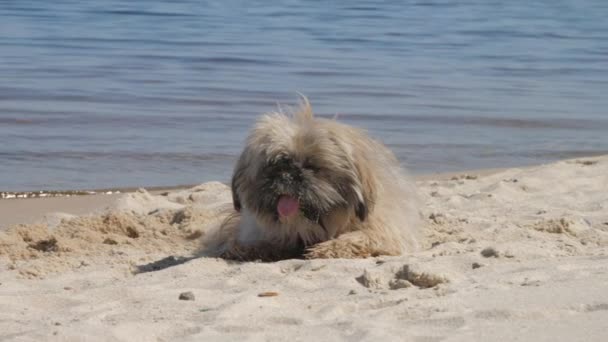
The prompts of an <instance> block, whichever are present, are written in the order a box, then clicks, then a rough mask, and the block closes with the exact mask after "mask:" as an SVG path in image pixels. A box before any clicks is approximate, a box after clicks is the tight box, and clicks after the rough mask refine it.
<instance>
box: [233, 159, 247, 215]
mask: <svg viewBox="0 0 608 342" xmlns="http://www.w3.org/2000/svg"><path fill="white" fill-rule="evenodd" d="M244 172H245V161H244V157H243V156H241V158H239V161H238V162H237V163H236V166H235V168H234V173H233V175H232V183H231V186H230V190H231V191H232V205H233V206H234V210H236V211H239V212H240V211H241V207H242V205H241V199H240V198H239V194H238V193H239V187H240V185H241V183H242V181H243V177H244V176H245V175H244Z"/></svg>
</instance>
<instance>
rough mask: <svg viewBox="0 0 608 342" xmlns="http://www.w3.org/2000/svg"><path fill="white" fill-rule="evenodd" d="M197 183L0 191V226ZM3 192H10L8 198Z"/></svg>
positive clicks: (425, 177)
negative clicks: (129, 196)
mask: <svg viewBox="0 0 608 342" xmlns="http://www.w3.org/2000/svg"><path fill="white" fill-rule="evenodd" d="M606 157H608V155H605V156H588V157H583V158H574V159H565V160H561V161H560V162H571V163H581V164H583V165H584V164H585V163H586V162H587V161H588V160H591V159H594V158H595V159H599V158H606ZM549 164H552V163H545V164H538V165H534V166H523V167H509V168H491V169H481V170H468V171H461V172H437V173H427V174H420V175H411V178H412V179H413V180H414V181H415V182H428V181H448V180H456V179H469V180H471V179H477V178H483V177H487V176H491V175H494V174H497V173H500V172H504V171H507V170H511V169H520V170H529V169H532V168H535V167H541V166H543V165H549ZM197 185H199V184H192V185H176V186H153V187H139V188H138V187H127V188H118V189H110V188H106V189H96V190H68V191H27V192H0V194H2V196H0V230H5V229H8V228H9V227H11V226H15V225H19V224H33V223H45V222H56V221H57V220H60V219H61V217H66V216H67V217H69V216H78V215H86V214H92V213H96V212H100V211H102V210H104V209H106V208H107V207H108V206H109V205H111V204H112V203H113V202H114V201H115V200H116V199H118V198H119V197H121V196H122V195H124V194H129V193H134V192H136V191H137V190H139V189H145V190H146V191H147V192H149V193H150V194H153V195H162V194H167V193H170V192H174V191H180V190H185V189H190V188H193V187H195V186H197ZM6 194H9V195H12V196H11V197H10V198H7V197H5V196H6Z"/></svg>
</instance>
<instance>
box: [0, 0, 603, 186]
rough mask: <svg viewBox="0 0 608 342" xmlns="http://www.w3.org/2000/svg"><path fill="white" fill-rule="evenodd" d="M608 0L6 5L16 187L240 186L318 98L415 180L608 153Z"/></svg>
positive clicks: (6, 138) (5, 101) (0, 111)
mask: <svg viewBox="0 0 608 342" xmlns="http://www.w3.org/2000/svg"><path fill="white" fill-rule="evenodd" d="M607 18H608V1H606V0H560V1H555V0H509V1H503V0H463V1H460V0H432V1H424V0H416V1H413V0H402V1H398V0H383V1H381V0H369V1H359V0H350V1H330V0H326V1H314V0H307V1H303V0H301V1H300V0H285V1H278V0H277V1H272V0H264V1H260V0H247V1H244V0H243V1H236V0H235V1H233V0H224V1H202V0H201V1H194V0H177V1H161V0H148V1H123V0H121V1H119V0H98V1H87V0H82V1H65V0H64V1H62V0H57V1H46V0H15V1H10V0H1V1H0V191H34V190H43V189H44V190H68V189H70V190H75V189H107V188H110V189H112V188H124V187H149V186H173V185H181V184H197V183H202V182H206V181H211V180H218V181H228V180H229V179H230V176H231V172H232V168H233V165H234V162H235V160H236V158H237V157H238V155H239V153H240V151H241V149H242V147H243V143H244V140H245V138H246V135H247V131H248V129H249V128H250V127H251V126H252V125H253V123H254V122H255V120H256V118H257V117H258V116H259V115H261V114H263V113H265V112H270V111H275V110H277V109H278V108H279V106H290V105H295V104H297V102H298V98H299V96H300V95H299V94H304V95H306V96H307V97H308V98H309V100H310V102H311V103H312V105H313V108H314V110H315V112H316V113H317V115H319V116H322V117H330V118H332V117H337V120H340V121H342V122H344V123H347V124H350V125H354V126H357V127H360V128H362V129H365V130H367V131H368V132H369V134H371V135H372V136H374V137H376V138H377V139H378V140H380V141H382V142H384V143H385V144H386V145H388V146H389V147H390V148H391V149H392V150H393V151H394V152H395V154H396V155H397V157H398V158H399V160H400V161H401V162H402V163H403V165H404V166H405V167H406V168H408V169H409V170H410V171H411V172H412V173H414V174H424V173H437V172H459V171H463V170H470V169H483V168H503V167H520V166H526V165H534V164H540V163H546V162H551V161H555V160H559V159H563V158H579V157H584V156H592V155H600V154H607V153H608V19H607Z"/></svg>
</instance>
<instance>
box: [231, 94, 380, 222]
mask: <svg viewBox="0 0 608 342" xmlns="http://www.w3.org/2000/svg"><path fill="white" fill-rule="evenodd" d="M342 130H348V128H346V127H345V126H341V125H339V124H337V123H334V122H333V121H326V120H319V119H314V118H313V117H312V112H310V107H308V106H306V107H304V108H303V109H301V110H300V112H298V113H296V116H295V118H294V119H290V118H287V117H285V116H283V115H279V114H277V115H269V116H265V117H263V118H262V119H261V120H260V121H259V122H258V124H257V125H256V127H255V128H254V130H253V132H252V133H251V135H250V136H249V139H248V142H247V146H246V147H245V150H244V151H243V153H242V154H241V157H240V159H239V161H238V163H237V166H236V169H235V172H234V175H233V179H232V193H233V202H234V207H235V209H236V210H237V211H240V210H241V208H242V207H245V208H247V209H248V210H249V211H251V212H252V213H254V215H255V216H256V218H257V219H258V220H260V221H261V222H263V223H269V224H272V225H273V226H274V227H280V226H281V224H290V225H293V224H296V225H297V224H299V223H302V224H305V225H310V224H313V225H318V226H320V227H321V228H323V229H324V230H325V231H327V227H326V225H327V224H328V221H331V220H332V214H334V213H336V212H340V213H354V215H356V216H357V217H358V219H359V220H365V219H366V217H367V214H368V210H369V209H370V208H369V205H370V199H369V198H368V197H369V196H368V192H367V191H366V189H365V183H366V182H365V181H364V179H363V178H362V177H363V175H362V170H361V167H362V165H365V163H364V162H363V163H361V162H358V161H357V160H356V156H355V154H356V151H355V150H356V149H355V148H354V147H353V144H356V142H352V141H349V139H348V137H349V134H347V133H348V132H346V131H345V132H342ZM341 133H345V134H341Z"/></svg>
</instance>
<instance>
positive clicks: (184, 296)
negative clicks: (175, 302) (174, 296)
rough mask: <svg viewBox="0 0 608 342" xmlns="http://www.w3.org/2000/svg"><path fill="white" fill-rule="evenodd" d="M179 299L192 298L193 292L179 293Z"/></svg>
mask: <svg viewBox="0 0 608 342" xmlns="http://www.w3.org/2000/svg"><path fill="white" fill-rule="evenodd" d="M179 300H194V293H192V292H190V291H188V292H182V293H180V294H179Z"/></svg>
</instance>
